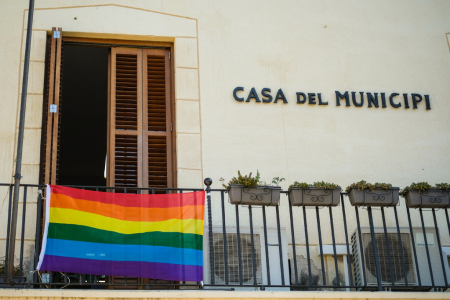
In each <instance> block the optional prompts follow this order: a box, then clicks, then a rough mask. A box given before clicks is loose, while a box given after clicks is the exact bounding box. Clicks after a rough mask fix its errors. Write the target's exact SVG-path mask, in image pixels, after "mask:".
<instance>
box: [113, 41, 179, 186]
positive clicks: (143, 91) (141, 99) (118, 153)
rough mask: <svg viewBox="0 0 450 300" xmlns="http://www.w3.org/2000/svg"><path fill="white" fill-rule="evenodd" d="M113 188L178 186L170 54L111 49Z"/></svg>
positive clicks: (166, 51)
mask: <svg viewBox="0 0 450 300" xmlns="http://www.w3.org/2000/svg"><path fill="white" fill-rule="evenodd" d="M109 97H110V101H109V108H108V109H109V124H108V130H109V132H108V145H109V146H108V170H107V173H108V185H109V186H120V187H129V188H131V187H156V188H167V187H173V186H174V178H173V177H174V176H173V155H172V153H173V144H172V143H173V142H172V140H173V138H172V129H173V125H172V107H171V106H172V104H171V72H170V62H169V50H164V49H144V50H143V49H132V48H112V49H111V55H110V96H109Z"/></svg>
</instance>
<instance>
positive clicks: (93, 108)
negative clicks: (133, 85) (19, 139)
mask: <svg viewBox="0 0 450 300" xmlns="http://www.w3.org/2000/svg"><path fill="white" fill-rule="evenodd" d="M63 49H64V52H63V63H62V70H63V72H62V100H61V126H60V147H59V160H58V169H59V171H58V177H57V184H60V185H88V186H93V185H95V186H105V185H106V179H105V177H104V171H105V159H106V149H107V110H108V109H107V106H108V50H109V49H108V48H100V47H86V46H74V45H64V46H63Z"/></svg>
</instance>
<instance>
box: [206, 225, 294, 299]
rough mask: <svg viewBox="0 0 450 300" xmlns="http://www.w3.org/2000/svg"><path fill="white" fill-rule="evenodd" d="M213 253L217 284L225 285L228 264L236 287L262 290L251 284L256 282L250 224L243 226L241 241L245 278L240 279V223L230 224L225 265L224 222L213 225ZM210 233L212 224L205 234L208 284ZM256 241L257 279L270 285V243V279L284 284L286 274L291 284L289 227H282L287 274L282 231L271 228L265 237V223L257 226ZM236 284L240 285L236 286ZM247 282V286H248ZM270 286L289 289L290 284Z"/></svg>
mask: <svg viewBox="0 0 450 300" xmlns="http://www.w3.org/2000/svg"><path fill="white" fill-rule="evenodd" d="M212 232H213V255H214V280H215V284H217V285H225V280H226V277H225V269H226V268H228V278H229V284H230V285H233V288H234V289H235V290H259V288H255V287H251V286H249V285H253V284H254V278H253V260H252V247H251V235H250V227H248V226H241V227H240V242H241V263H242V282H243V286H241V285H240V282H239V252H238V238H237V233H236V227H234V226H227V227H226V239H227V258H228V265H225V256H224V238H223V231H222V226H213V230H212ZM208 237H209V233H208V228H207V227H206V228H205V229H204V238H203V278H204V283H205V284H210V283H211V280H210V263H209V243H208V241H209V238H208ZM253 242H254V251H255V265H256V283H257V284H259V285H267V284H268V280H267V267H266V266H267V264H266V249H265V246H264V245H265V243H267V249H268V258H269V267H270V282H271V285H282V276H284V282H285V284H286V285H289V284H290V283H289V266H288V245H287V239H286V229H285V228H281V245H282V253H283V274H282V273H281V266H280V253H279V243H278V233H277V229H276V228H267V241H265V239H264V230H263V227H254V228H253ZM235 285H236V287H235ZM246 286H247V287H246ZM224 288H226V287H224V286H222V287H219V286H218V287H211V286H205V289H224ZM265 289H266V290H278V291H279V290H286V291H289V290H290V289H289V288H288V287H286V288H270V287H266V288H265Z"/></svg>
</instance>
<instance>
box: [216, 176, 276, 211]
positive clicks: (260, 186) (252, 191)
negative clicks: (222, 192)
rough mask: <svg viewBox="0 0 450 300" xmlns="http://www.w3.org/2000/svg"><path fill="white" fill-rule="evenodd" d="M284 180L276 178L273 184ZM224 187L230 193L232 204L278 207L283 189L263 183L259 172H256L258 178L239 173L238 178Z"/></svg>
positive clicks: (234, 178)
mask: <svg viewBox="0 0 450 300" xmlns="http://www.w3.org/2000/svg"><path fill="white" fill-rule="evenodd" d="M282 180H284V178H279V177H276V178H274V179H273V180H272V183H279V182H280V181H282ZM223 186H224V187H225V188H226V189H227V191H228V195H229V197H230V202H231V204H244V205H263V206H276V205H278V203H279V202H280V191H281V187H279V186H271V185H267V184H265V182H261V181H260V174H259V171H256V177H252V173H250V174H249V175H244V176H242V175H241V172H240V171H238V177H233V178H232V179H231V180H230V182H228V185H225V184H224V185H223Z"/></svg>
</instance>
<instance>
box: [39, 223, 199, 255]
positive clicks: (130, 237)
mask: <svg viewBox="0 0 450 300" xmlns="http://www.w3.org/2000/svg"><path fill="white" fill-rule="evenodd" d="M48 238H51V239H60V240H72V241H82V242H92V243H103V244H118V245H148V246H164V247H176V248H186V249H196V250H203V236H201V235H199V234H192V233H180V232H160V231H154V232H145V233H136V234H122V233H118V232H114V231H107V230H101V229H96V228H92V227H87V226H81V225H73V224H61V223H50V224H49V227H48Z"/></svg>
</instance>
